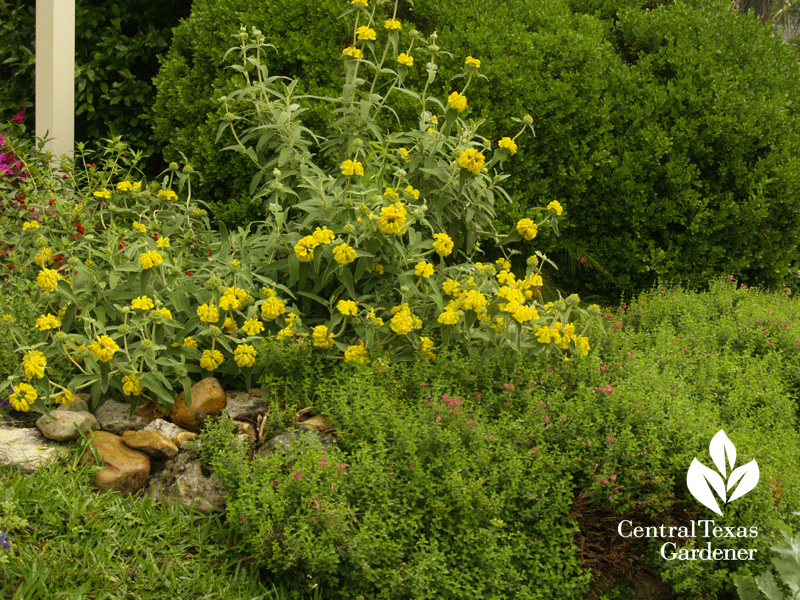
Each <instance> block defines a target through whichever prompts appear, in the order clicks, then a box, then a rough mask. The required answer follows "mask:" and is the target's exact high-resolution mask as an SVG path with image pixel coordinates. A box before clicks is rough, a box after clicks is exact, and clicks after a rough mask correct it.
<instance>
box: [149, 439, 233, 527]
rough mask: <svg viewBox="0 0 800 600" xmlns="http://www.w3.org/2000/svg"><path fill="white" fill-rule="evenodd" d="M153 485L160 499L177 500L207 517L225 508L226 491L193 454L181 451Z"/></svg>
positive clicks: (153, 481) (154, 479) (169, 462)
mask: <svg viewBox="0 0 800 600" xmlns="http://www.w3.org/2000/svg"><path fill="white" fill-rule="evenodd" d="M151 485H152V488H153V493H154V494H155V495H156V496H157V497H161V498H162V499H165V500H167V501H172V500H177V501H178V502H180V503H181V504H184V505H185V506H191V507H193V508H194V509H195V510H198V511H200V512H201V513H203V514H206V515H208V514H211V513H212V512H218V511H221V510H223V509H224V508H225V503H226V499H225V489H224V488H223V487H222V484H221V483H220V482H219V481H217V479H216V478H215V477H214V475H213V474H212V473H211V470H210V469H209V468H208V467H207V466H206V465H205V464H204V463H203V462H201V461H200V459H199V458H197V455H196V454H195V453H194V452H189V451H186V450H181V452H180V453H179V454H178V456H176V457H175V458H173V459H172V460H170V461H167V463H166V464H165V465H164V470H163V471H161V473H159V474H158V475H157V476H156V477H154V478H153V480H152V482H151Z"/></svg>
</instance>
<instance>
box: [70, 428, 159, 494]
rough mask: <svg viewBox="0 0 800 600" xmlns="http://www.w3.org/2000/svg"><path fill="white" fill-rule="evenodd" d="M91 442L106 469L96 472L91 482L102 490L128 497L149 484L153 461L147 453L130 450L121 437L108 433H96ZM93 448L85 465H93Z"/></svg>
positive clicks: (85, 456)
mask: <svg viewBox="0 0 800 600" xmlns="http://www.w3.org/2000/svg"><path fill="white" fill-rule="evenodd" d="M89 443H90V445H91V446H92V448H94V450H95V451H96V452H97V456H98V458H99V459H100V461H102V462H104V464H105V468H103V469H102V470H100V471H98V472H97V473H95V475H94V478H93V479H92V481H93V483H94V485H95V486H97V487H98V488H100V489H101V490H102V491H104V492H107V491H110V490H114V491H117V492H120V493H122V494H125V495H127V494H132V493H133V492H136V491H138V490H140V489H142V488H143V487H144V485H145V484H146V483H147V479H148V478H149V477H150V459H149V458H148V457H147V455H146V454H145V453H144V452H139V451H138V450H133V449H132V448H128V446H126V445H125V444H124V442H123V441H122V438H121V437H119V436H117V435H114V434H113V433H108V432H107V431H99V432H97V433H95V434H94V435H93V436H92V438H91V440H90V441H89ZM92 448H87V449H86V452H84V454H83V458H82V460H83V462H94V456H93V454H92Z"/></svg>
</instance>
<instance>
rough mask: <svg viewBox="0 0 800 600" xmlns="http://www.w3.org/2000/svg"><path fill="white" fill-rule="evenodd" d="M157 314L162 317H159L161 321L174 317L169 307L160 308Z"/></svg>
mask: <svg viewBox="0 0 800 600" xmlns="http://www.w3.org/2000/svg"><path fill="white" fill-rule="evenodd" d="M156 315H158V316H160V318H159V319H158V321H159V322H161V319H171V318H172V313H171V312H170V310H169V309H168V308H159V309H158V310H156ZM157 318H158V317H157Z"/></svg>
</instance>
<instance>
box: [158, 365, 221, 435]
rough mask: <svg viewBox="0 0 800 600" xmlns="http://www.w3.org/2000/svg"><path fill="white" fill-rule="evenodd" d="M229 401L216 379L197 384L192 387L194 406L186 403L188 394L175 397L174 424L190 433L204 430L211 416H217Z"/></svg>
mask: <svg viewBox="0 0 800 600" xmlns="http://www.w3.org/2000/svg"><path fill="white" fill-rule="evenodd" d="M226 402H227V399H226V397H225V392H224V391H223V389H222V386H221V385H220V384H219V381H217V380H216V379H215V378H214V377H206V378H205V379H203V380H201V381H199V382H197V383H195V384H194V385H193V386H192V405H191V406H189V405H188V404H187V403H186V394H184V393H183V392H181V393H180V394H178V395H177V396H176V397H175V403H174V404H173V405H172V411H171V412H170V417H171V418H172V422H173V423H175V424H176V425H179V426H180V427H183V428H184V429H188V430H189V431H193V432H197V431H199V430H200V429H202V427H203V424H204V423H205V420H206V419H207V418H208V417H209V416H216V415H219V414H220V413H221V412H222V409H224V408H225V404H226Z"/></svg>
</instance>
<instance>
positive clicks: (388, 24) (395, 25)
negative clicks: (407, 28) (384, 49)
mask: <svg viewBox="0 0 800 600" xmlns="http://www.w3.org/2000/svg"><path fill="white" fill-rule="evenodd" d="M383 26H384V27H385V28H386V29H389V30H391V29H400V27H402V24H401V23H400V21H398V20H397V19H386V20H385V21H384V22H383Z"/></svg>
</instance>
